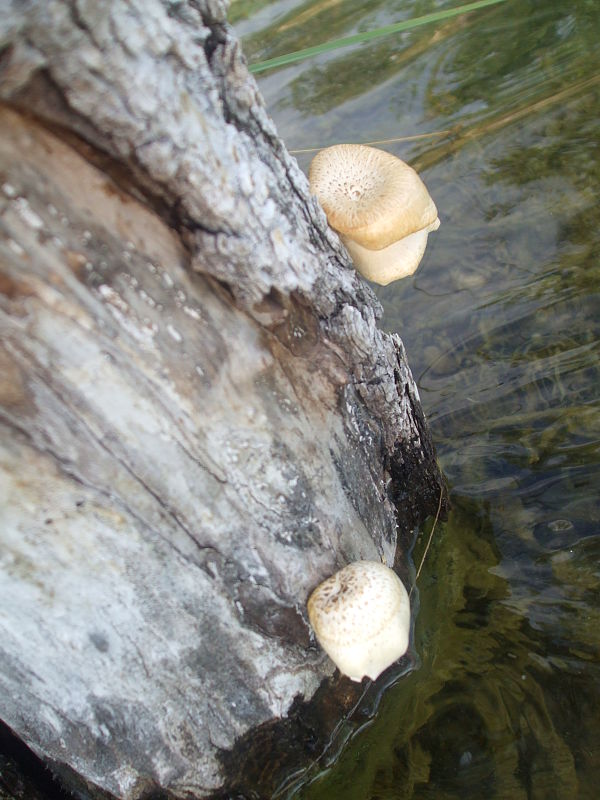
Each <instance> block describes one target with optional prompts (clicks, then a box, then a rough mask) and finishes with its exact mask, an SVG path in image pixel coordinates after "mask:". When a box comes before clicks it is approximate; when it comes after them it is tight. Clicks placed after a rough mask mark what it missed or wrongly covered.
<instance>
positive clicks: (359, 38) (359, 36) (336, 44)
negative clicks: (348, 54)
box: [248, 0, 506, 73]
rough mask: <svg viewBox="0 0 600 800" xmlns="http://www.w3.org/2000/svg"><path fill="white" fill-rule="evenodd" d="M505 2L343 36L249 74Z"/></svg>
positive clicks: (482, 1)
mask: <svg viewBox="0 0 600 800" xmlns="http://www.w3.org/2000/svg"><path fill="white" fill-rule="evenodd" d="M504 2H506V0H478V2H475V3H466V4H465V5H462V6H457V7H456V8H449V9H446V10H445V11H434V12H433V13H432V14H424V15H423V16H422V17H415V18H414V19H408V20H405V21H404V22H396V23H394V24H393V25H384V26H383V27H382V28H377V29H376V30H374V31H366V32H365V33H356V34H354V35H353V36H345V37H343V38H342V39H334V40H333V41H332V42H326V43H324V44H317V45H314V47H305V48H304V50H296V52H295V53H287V54H286V55H283V56H275V58H268V59H266V60H265V61H258V62H257V63H256V64H250V66H249V67H248V69H249V70H250V72H255V73H256V72H264V70H267V69H274V68H275V67H283V66H285V65H286V64H292V63H294V61H301V60H302V59H304V58H310V57H311V56H317V55H319V54H320V53H328V52H329V51H331V50H337V49H338V48H340V47H349V46H350V45H352V44H362V43H363V42H369V41H370V40H371V39H377V38H379V37H380V36H389V35H390V34H392V33H399V32H400V31H408V30H410V29H411V28H417V27H419V26H420V25H429V24H430V23H432V22H440V21H441V20H444V19H449V18H450V17H456V16H458V15H459V14H466V13H468V12H469V11H476V10H477V9H478V8H485V7H486V6H493V5H496V4H497V3H504Z"/></svg>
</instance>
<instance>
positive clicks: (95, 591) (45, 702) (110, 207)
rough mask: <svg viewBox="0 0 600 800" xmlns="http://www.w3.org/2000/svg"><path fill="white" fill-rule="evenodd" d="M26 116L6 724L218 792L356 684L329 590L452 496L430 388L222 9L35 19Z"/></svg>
mask: <svg viewBox="0 0 600 800" xmlns="http://www.w3.org/2000/svg"><path fill="white" fill-rule="evenodd" d="M0 102H1V103H2V104H3V105H2V106H1V107H0V337H1V339H0V428H1V431H2V433H1V438H0V496H1V503H0V506H1V507H0V545H1V548H2V550H1V553H0V718H1V719H2V720H3V721H4V722H5V723H6V724H7V725H8V726H9V727H10V728H11V729H12V730H13V731H14V732H15V733H16V734H17V735H18V736H19V737H20V738H21V739H22V740H23V741H24V742H26V743H27V744H28V745H29V746H30V747H31V748H32V749H33V750H34V752H36V753H37V754H38V755H40V757H42V758H43V759H44V760H45V761H46V762H47V763H48V764H50V765H51V766H52V768H53V769H54V770H55V771H56V772H57V773H58V774H60V775H61V776H62V777H63V779H64V781H65V785H68V786H70V787H75V788H76V789H77V790H78V791H79V792H81V793H83V794H87V795H89V796H95V795H96V796H100V795H101V793H102V791H105V792H110V793H112V794H113V795H115V796H117V797H120V798H137V797H141V796H142V795H143V794H144V793H146V792H147V791H149V790H150V789H151V788H153V787H160V788H162V789H165V790H167V791H169V792H170V793H172V795H173V796H179V797H185V796H188V795H192V794H193V795H206V794H208V793H210V792H211V791H213V790H216V789H218V788H219V787H221V786H222V785H223V784H224V782H225V781H226V775H225V774H224V770H223V766H222V761H221V760H220V759H219V753H220V752H222V751H230V750H231V748H232V747H233V745H234V743H235V741H236V740H237V739H238V738H239V737H242V736H243V735H244V734H247V733H248V731H251V730H253V729H255V728H256V726H258V725H261V724H263V723H266V722H268V721H269V720H273V719H275V718H279V717H284V716H285V715H286V714H287V713H288V711H289V709H290V706H291V705H292V703H293V702H294V699H295V698H306V699H309V698H311V697H312V696H313V694H314V692H315V690H316V689H317V687H318V686H319V683H320V682H321V681H322V679H323V678H325V677H326V676H328V675H330V674H331V672H332V666H331V664H330V662H329V661H328V660H327V659H326V658H325V657H324V656H323V655H322V654H321V653H320V652H319V651H318V649H317V648H316V647H315V646H314V644H311V639H310V634H309V628H308V625H307V620H306V613H305V601H306V598H307V596H308V594H309V592H310V590H311V589H312V588H313V587H314V586H315V585H316V584H317V583H318V582H319V581H320V580H322V579H323V578H324V577H325V576H326V575H328V574H330V573H331V572H332V571H333V570H334V569H336V568H338V567H340V566H341V565H343V564H345V563H347V562H348V561H351V560H355V559H358V558H373V559H380V558H381V559H383V560H384V561H386V562H387V563H390V564H391V563H393V562H394V559H395V558H396V561H397V562H398V560H400V561H401V560H402V555H403V547H400V548H398V547H397V545H398V543H399V542H400V543H401V544H402V545H403V546H404V547H405V546H406V543H407V542H408V540H409V538H410V535H411V532H412V530H413V529H414V527H415V525H417V524H418V523H419V522H421V521H422V520H423V519H424V518H425V517H426V516H427V515H428V514H431V513H432V512H434V511H435V509H436V508H437V505H438V500H439V498H440V496H441V493H443V481H442V478H441V476H440V474H439V471H438V468H437V466H436V463H435V457H434V451H433V447H432V444H431V440H430V437H429V434H428V431H427V426H426V423H425V420H424V417H423V414H422V411H421V408H420V404H419V400H418V395H417V391H416V387H415V384H414V381H413V379H412V376H411V374H410V370H409V368H408V365H407V362H406V356H405V353H404V350H403V347H402V344H401V342H400V339H399V338H398V337H397V336H389V335H386V334H384V333H382V332H381V331H380V330H379V329H378V328H377V325H376V321H377V317H378V314H379V307H378V304H377V301H376V299H375V298H374V296H373V295H372V293H371V291H370V290H369V288H368V287H367V285H366V284H365V283H364V282H363V281H362V280H361V279H360V278H359V277H358V276H357V275H356V274H355V272H354V270H353V269H352V267H351V265H350V263H349V261H348V258H347V255H346V253H345V251H344V250H343V248H342V246H341V245H340V243H339V241H338V239H337V237H336V236H335V234H333V233H332V232H331V230H330V229H329V228H328V227H327V224H326V221H325V218H324V215H323V213H322V211H321V209H320V208H319V207H318V205H317V204H316V202H315V201H314V199H312V198H310V196H309V193H308V189H307V183H306V180H305V178H304V176H303V174H302V173H301V172H300V171H299V169H298V167H297V165H296V163H295V161H294V160H293V159H292V158H291V157H290V156H289V155H288V153H287V152H286V150H285V147H284V146H283V144H282V143H281V141H280V140H279V139H278V138H277V136H276V132H275V130H274V127H273V125H272V123H271V121H270V120H269V118H268V116H267V114H266V112H265V110H264V107H263V103H262V100H261V98H260V95H259V93H258V91H257V89H256V86H255V83H254V81H253V79H252V78H251V77H250V76H249V75H248V73H247V70H246V68H245V66H244V62H243V58H242V56H241V54H240V50H239V46H238V44H237V42H236V40H235V38H234V37H233V35H232V33H231V31H230V29H229V28H228V26H227V24H226V21H225V4H224V3H221V2H215V1H214V0H213V1H211V0H206V1H205V2H194V1H193V0H190V2H188V3H183V2H182V3H171V2H166V0H165V1H164V2H160V0H138V2H125V0H110V2H109V1H108V0H107V2H102V3H97V2H85V1H80V0H79V1H77V2H76V0H45V2H41V0H40V2H16V0H15V2H12V3H8V6H7V7H5V8H4V9H3V12H2V14H1V15H0Z"/></svg>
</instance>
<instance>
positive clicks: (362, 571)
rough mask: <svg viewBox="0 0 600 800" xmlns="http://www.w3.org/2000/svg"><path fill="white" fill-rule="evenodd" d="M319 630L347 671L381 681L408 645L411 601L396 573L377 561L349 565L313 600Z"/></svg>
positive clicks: (314, 623) (314, 620)
mask: <svg viewBox="0 0 600 800" xmlns="http://www.w3.org/2000/svg"><path fill="white" fill-rule="evenodd" d="M308 616H309V619H310V624H311V625H312V627H313V629H314V631H315V635H316V637H317V639H318V641H319V643H320V645H321V647H322V648H323V650H325V652H326V653H327V655H328V656H329V657H330V658H331V660H332V661H333V662H334V663H335V665H336V666H337V667H338V669H339V670H340V672H341V673H343V674H344V675H347V676H348V677H349V678H351V679H352V680H353V681H361V680H362V679H363V677H364V676H365V675H367V676H368V677H369V678H372V679H373V680H375V678H377V677H378V676H379V675H380V674H381V673H382V672H383V671H384V669H387V668H388V667H389V666H390V664H393V663H394V661H396V660H397V659H398V658H400V656H402V655H404V653H405V652H406V648H407V647H408V636H409V629H410V602H409V599H408V594H407V592H406V589H405V588H404V585H403V583H402V581H401V580H400V578H399V577H398V576H397V575H396V573H395V572H394V571H393V570H391V569H390V568H389V567H386V566H385V565H384V564H380V563H378V562H377V561H357V562H355V563H354V564H348V566H347V567H344V568H343V569H341V570H340V571H339V572H336V573H335V574H334V575H332V576H331V577H330V578H327V580H326V581H323V583H322V584H320V586H318V587H317V588H316V589H315V590H314V592H313V593H312V594H311V596H310V597H309V600H308Z"/></svg>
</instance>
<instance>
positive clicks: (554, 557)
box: [233, 0, 600, 800]
mask: <svg viewBox="0 0 600 800" xmlns="http://www.w3.org/2000/svg"><path fill="white" fill-rule="evenodd" d="M454 5H456V3H454V2H449V0H448V1H447V0H444V2H434V0H396V1H394V0H377V1H376V2H353V1H352V2H351V1H349V0H345V2H344V3H341V2H339V1H334V0H306V2H298V1H297V0H296V1H294V0H288V1H287V2H285V1H284V0H280V1H279V2H276V3H271V4H269V3H268V2H265V0H257V1H256V2H252V0H245V1H244V2H243V3H234V6H233V12H234V14H236V13H238V22H237V24H238V26H239V31H240V32H241V33H242V34H244V35H245V36H246V39H245V45H244V47H245V51H246V53H247V55H248V57H249V59H250V60H258V59H259V58H267V57H271V56H273V55H277V54H279V53H282V52H287V51H291V50H297V49H300V48H302V47H305V46H308V45H312V44H316V43H319V42H322V41H325V40H327V39H330V38H335V37H338V36H343V35H349V34H351V33H354V32H357V31H360V30H366V29H372V28H375V27H378V26H379V25H384V24H389V23H391V22H396V21H400V20H402V19H407V18H410V17H412V16H417V15H421V14H425V13H428V12H430V11H433V10H437V9H438V8H441V7H452V6H454ZM269 11H270V13H267V12H269ZM244 15H245V18H243V17H244ZM598 41H600V8H599V6H598V2H597V0H569V1H568V2H567V0H560V1H559V2H552V3H540V2H539V0H509V2H506V3H503V4H500V5H498V6H494V7H490V8H488V9H486V10H483V11H479V12H475V13H473V14H470V15H468V16H467V17H463V18H461V19H450V20H447V21H446V22H444V23H441V24H439V25H437V26H432V27H424V28H420V29H416V30H414V31H412V32H409V33H405V34H401V35H396V36H392V37H389V38H385V39H380V40H376V41H374V42H372V43H370V44H368V45H362V46H358V47H354V48H351V49H349V50H339V51H336V52H334V53H331V54H328V55H322V56H319V57H318V58H316V59H313V60H311V61H310V62H304V63H299V64H296V65H294V66H291V67H288V68H286V69H281V70H278V71H275V72H272V73H265V75H264V77H262V76H261V78H260V81H259V83H260V86H261V89H262V90H263V93H264V95H265V97H266V99H267V103H268V104H269V106H270V110H271V113H272V115H273V116H274V118H275V121H276V123H277V125H278V128H279V131H280V133H281V135H282V136H283V137H284V139H285V141H286V143H287V145H288V147H289V148H290V149H292V150H294V149H302V148H310V147H316V146H325V145H329V144H332V143H335V142H341V141H356V142H365V141H372V140H378V139H387V138H393V137H400V136H411V135H415V134H421V133H435V134H436V135H435V136H432V137H431V138H429V139H418V140H413V141H410V142H405V143H402V142H399V143H395V144H391V145H389V146H388V149H389V150H390V151H391V152H394V153H395V154H396V155H399V156H400V157H402V158H404V159H405V160H408V161H410V162H411V163H412V164H413V165H415V166H416V167H417V168H418V169H419V170H421V172H422V173H423V176H424V179H425V182H426V184H427V186H428V188H429V190H430V191H431V194H432V196H433V197H434V199H435V201H436V204H437V206H438V209H439V211H440V217H441V219H442V227H441V228H440V230H439V231H438V232H437V234H436V236H435V237H430V240H429V242H430V243H429V246H428V251H427V253H426V255H425V259H424V261H423V263H422V265H421V267H420V269H419V271H418V272H417V274H416V275H415V276H414V278H408V279H405V280H404V281H403V282H400V283H397V284H392V285H391V286H389V287H385V288H377V294H378V296H379V297H380V299H381V301H382V303H383V306H384V309H385V317H384V324H385V326H386V327H387V328H388V329H390V330H395V331H398V332H399V333H400V335H401V336H402V338H403V340H404V343H405V345H406V347H407V350H408V354H409V360H410V362H411V365H412V368H413V372H414V373H415V376H416V377H417V379H418V383H419V387H420V391H421V397H422V400H423V405H424V407H425V410H426V412H427V414H428V417H429V420H430V422H431V426H432V429H433V434H434V439H435V441H436V444H437V447H438V452H439V456H440V460H441V462H442V465H443V468H444V470H445V472H446V475H447V476H448V478H449V481H450V483H451V485H452V490H453V501H454V511H453V513H452V515H451V517H450V519H449V520H448V522H447V523H446V524H445V525H443V526H439V527H438V529H437V531H436V535H435V538H434V540H433V545H432V548H431V550H430V551H429V554H428V558H427V561H426V564H425V567H424V570H423V572H422V574H421V578H420V581H419V584H420V585H419V588H420V601H421V610H420V612H419V618H418V620H417V626H416V647H417V650H418V651H419V652H420V654H421V658H422V665H421V667H420V669H418V670H417V671H415V672H413V673H412V674H410V675H408V676H406V677H404V678H403V679H402V680H400V681H399V682H398V683H397V684H396V685H394V686H393V687H392V688H390V689H388V690H387V691H386V692H385V694H384V696H383V699H382V702H381V705H380V707H379V710H378V712H377V715H376V717H375V718H374V719H373V720H372V722H371V724H370V726H368V727H366V728H364V727H363V729H361V732H360V733H359V734H358V735H355V737H354V739H353V740H352V742H351V743H350V744H349V745H348V746H347V747H346V749H345V750H344V751H343V752H342V753H341V755H340V756H339V758H338V759H337V761H336V762H335V764H333V765H331V766H330V767H328V768H327V769H324V770H323V771H322V773H321V774H320V775H319V776H318V777H317V779H316V780H314V782H313V783H312V784H311V785H310V786H306V787H304V789H301V790H300V791H299V792H298V793H297V795H296V796H298V797H303V798H311V799H314V800H316V798H328V799H330V798H340V797H344V798H356V800H365V799H367V800H375V798H386V800H387V799H388V798H436V799H439V798H457V797H461V798H481V797H486V798H487V797H490V798H511V800H520V798H540V800H547V799H548V798H557V799H558V798H566V797H580V798H593V797H597V796H598V784H599V783H600V343H599V341H600V206H599V203H598V186H599V185H600V47H599V46H598ZM310 158H311V155H310V154H299V156H298V159H299V162H300V164H301V166H302V167H303V168H305V169H306V168H307V166H308V163H309V162H310ZM424 538H425V537H424V535H423V540H422V539H419V541H418V543H417V546H416V551H417V552H416V554H415V559H416V560H418V558H419V557H420V553H421V552H422V550H423V547H424Z"/></svg>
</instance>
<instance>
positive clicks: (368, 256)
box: [309, 144, 440, 286]
mask: <svg viewBox="0 0 600 800" xmlns="http://www.w3.org/2000/svg"><path fill="white" fill-rule="evenodd" d="M309 181H310V188H311V192H312V193H313V194H314V195H316V197H317V198H318V200H319V202H320V203H321V205H322V206H323V209H324V210H325V213H326V215H327V221H328V222H329V224H330V225H331V227H332V228H333V229H334V230H336V231H337V232H338V234H339V235H340V238H341V239H342V241H343V243H344V244H345V246H346V249H347V250H348V253H349V254H350V256H351V257H352V260H353V261H354V264H355V266H356V268H357V270H358V271H359V272H360V273H361V275H363V276H364V277H365V278H367V279H368V280H370V281H374V282H375V283H380V284H381V285H383V286H385V285H387V284H388V283H391V282H392V281H395V280H398V279H399V278H404V277H406V276H407V275H412V274H413V273H414V272H415V270H416V269H417V267H418V266H419V263H420V261H421V259H422V258H423V254H424V252H425V247H426V246H427V236H428V234H429V233H430V232H431V231H435V230H437V229H438V228H439V226H440V220H439V218H438V214H437V209H436V207H435V203H434V202H433V200H432V199H431V197H430V195H429V192H428V191H427V189H426V187H425V184H424V183H423V181H422V180H421V179H420V178H419V176H418V175H417V173H416V172H415V171H414V169H413V168H412V167H410V166H409V165H408V164H405V163H404V161H401V160H400V159H399V158H396V156H393V155H391V154H390V153H386V152H385V151H383V150H378V149H377V148H375V147H368V146H366V145H361V144H339V145H334V146H333V147H327V148H326V149H325V150H321V152H320V153H318V154H317V155H316V156H315V158H314V159H313V161H312V163H311V165H310V172H309Z"/></svg>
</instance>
